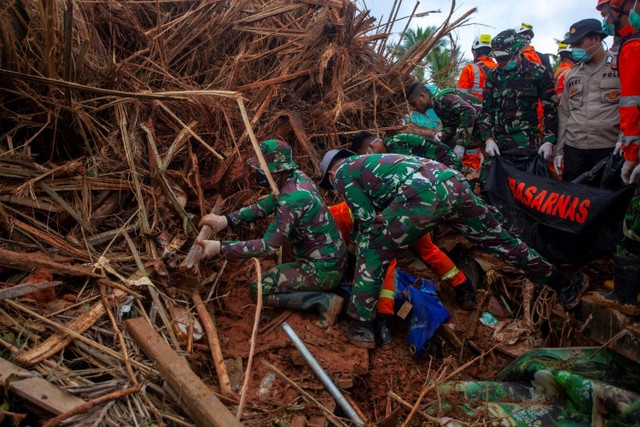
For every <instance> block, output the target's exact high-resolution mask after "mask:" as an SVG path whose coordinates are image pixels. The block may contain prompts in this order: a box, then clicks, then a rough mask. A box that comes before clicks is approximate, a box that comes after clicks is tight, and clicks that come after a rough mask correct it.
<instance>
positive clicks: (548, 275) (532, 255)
mask: <svg viewBox="0 0 640 427" xmlns="http://www.w3.org/2000/svg"><path fill="white" fill-rule="evenodd" d="M353 154H354V153H353V152H351V151H349V150H331V151H329V152H328V153H327V154H326V155H325V157H324V159H323V161H322V163H321V165H320V167H321V169H322V172H323V178H322V182H321V183H320V185H321V186H323V187H327V188H331V187H335V189H336V190H337V191H338V192H339V193H340V195H341V196H342V197H343V199H344V200H345V201H346V202H347V204H348V205H349V207H350V208H351V212H352V213H353V216H354V219H355V220H356V221H357V229H356V235H355V238H354V241H355V242H356V244H357V249H356V258H357V267H356V274H355V277H356V280H355V282H354V286H353V291H352V294H351V300H350V303H349V308H348V311H347V313H348V315H349V316H350V317H351V319H353V320H352V321H351V322H349V323H347V324H346V325H345V331H344V332H345V335H346V336H347V337H348V338H349V339H350V340H351V341H353V342H354V343H355V344H359V345H362V346H364V347H367V348H369V347H368V346H371V345H372V343H374V335H373V331H372V326H371V322H372V321H373V320H374V318H375V309H376V303H377V301H378V293H379V291H380V288H381V286H382V280H383V277H384V273H385V271H386V268H387V266H388V265H389V262H390V261H391V260H392V259H393V258H395V257H397V256H398V255H400V254H401V252H402V251H403V250H405V249H406V248H407V246H409V245H411V244H412V243H414V242H416V241H417V240H418V239H420V238H421V237H422V236H423V235H424V234H426V233H427V232H429V230H431V229H432V228H434V227H435V226H436V225H442V224H444V225H447V226H449V227H452V228H454V229H456V230H458V231H460V232H462V233H463V234H464V235H465V236H466V237H467V238H468V239H470V240H472V241H474V242H476V243H478V244H480V245H482V246H483V247H484V248H485V249H486V250H487V251H489V252H490V253H492V254H494V255H496V256H497V257H499V258H500V259H502V260H503V261H505V262H506V263H508V264H509V265H511V266H513V267H515V268H518V269H520V270H521V271H522V272H524V273H525V274H526V275H527V277H528V278H530V279H531V280H533V281H534V282H536V283H537V284H543V283H546V284H547V285H549V286H550V287H552V288H553V289H555V290H556V291H557V292H558V294H559V297H560V300H561V301H562V302H563V304H565V305H567V306H574V305H575V304H577V300H578V297H579V294H580V292H581V291H582V290H583V284H582V283H575V282H569V280H567V279H566V278H564V276H562V274H561V273H560V271H559V270H558V269H557V268H556V267H555V266H553V265H552V264H550V263H549V262H548V261H546V260H545V259H544V258H542V257H541V256H540V255H538V253H537V252H536V251H534V250H533V249H530V248H529V247H527V245H526V244H525V243H524V242H522V241H521V240H519V239H517V238H515V237H513V236H511V235H510V234H509V232H507V231H506V230H505V229H504V228H502V226H501V224H500V223H499V222H498V220H497V219H496V216H494V212H495V210H494V209H493V208H491V207H489V206H487V205H486V204H485V203H484V202H483V201H482V200H481V199H480V198H478V197H477V196H476V195H475V194H474V193H473V191H472V190H471V188H470V187H469V184H468V183H467V181H466V180H465V178H464V177H463V176H462V175H461V174H460V173H459V172H457V171H454V170H453V169H449V168H446V167H445V166H443V165H442V164H440V163H437V162H434V161H432V160H428V159H421V158H418V157H411V156H403V155H397V154H371V155H366V156H355V157H354V156H353Z"/></svg>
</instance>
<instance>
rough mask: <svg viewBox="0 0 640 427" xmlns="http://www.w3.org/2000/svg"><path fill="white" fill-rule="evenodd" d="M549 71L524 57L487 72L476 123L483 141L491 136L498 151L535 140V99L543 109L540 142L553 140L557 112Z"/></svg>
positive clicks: (538, 135) (533, 142)
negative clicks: (506, 67)
mask: <svg viewBox="0 0 640 427" xmlns="http://www.w3.org/2000/svg"><path fill="white" fill-rule="evenodd" d="M555 98H556V97H555V88H554V83H553V75H552V74H551V71H549V70H548V69H547V68H546V67H545V66H543V65H540V64H536V63H534V62H530V61H528V60H527V59H525V58H524V57H523V58H522V62H521V65H520V67H519V68H516V69H514V70H510V71H505V70H503V69H501V68H499V67H498V68H495V69H493V70H491V71H490V72H489V73H487V79H486V81H485V85H484V93H483V103H482V109H481V110H480V116H479V118H478V126H479V129H480V134H481V137H482V140H483V141H486V140H487V139H489V138H493V139H494V140H495V141H496V143H497V144H498V147H499V148H500V151H502V152H504V151H506V150H509V149H512V148H516V147H526V146H529V145H531V146H536V145H538V144H539V139H540V130H539V129H538V123H539V119H538V111H537V106H538V100H540V102H541V104H542V109H543V112H544V114H543V119H542V122H543V130H542V143H545V142H550V143H552V144H555V143H556V133H557V131H558V112H557V110H556V99H555Z"/></svg>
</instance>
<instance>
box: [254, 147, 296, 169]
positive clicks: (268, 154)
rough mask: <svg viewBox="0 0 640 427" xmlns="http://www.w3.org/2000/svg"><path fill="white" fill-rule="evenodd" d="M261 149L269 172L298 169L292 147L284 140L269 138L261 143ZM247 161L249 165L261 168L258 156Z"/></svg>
mask: <svg viewBox="0 0 640 427" xmlns="http://www.w3.org/2000/svg"><path fill="white" fill-rule="evenodd" d="M260 151H262V155H263V156H264V159H265V161H266V162H267V168H269V172H274V173H275V172H282V171H289V170H293V169H298V165H297V164H296V162H294V161H293V155H292V154H291V147H289V144H287V143H286V142H284V141H279V140H277V139H268V140H266V141H262V142H261V143H260ZM247 163H249V166H251V167H254V168H256V169H260V162H259V161H258V156H254V157H252V158H250V159H249V160H248V161H247Z"/></svg>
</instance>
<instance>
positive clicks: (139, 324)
mask: <svg viewBox="0 0 640 427" xmlns="http://www.w3.org/2000/svg"><path fill="white" fill-rule="evenodd" d="M126 324H127V331H128V332H129V334H130V335H131V337H132V338H133V339H134V340H135V341H136V343H137V344H138V345H139V346H140V348H142V349H143V350H144V352H145V353H146V354H147V356H149V358H151V359H152V360H153V361H154V362H156V367H157V369H158V371H159V372H160V374H161V375H162V377H163V378H164V379H165V380H166V381H167V383H168V384H169V385H170V386H171V388H172V389H173V390H174V392H176V394H177V395H178V397H179V399H180V402H181V404H183V405H185V406H186V408H187V409H188V411H187V413H188V415H189V416H191V417H192V419H193V421H194V422H195V423H196V425H198V426H202V427H208V426H215V427H232V426H240V425H241V424H240V422H238V420H236V418H235V417H234V416H233V414H231V412H229V410H228V409H227V408H226V407H225V406H224V405H223V404H222V402H220V400H218V398H217V397H216V396H215V395H214V394H213V393H212V392H211V391H210V390H209V388H208V387H207V386H206V385H205V384H204V383H203V382H202V380H201V379H200V378H198V376H197V375H196V374H194V373H193V371H192V370H191V368H190V367H189V364H188V363H187V362H186V361H185V360H184V359H183V358H181V357H180V356H178V354H177V353H176V352H175V351H173V350H172V349H171V347H169V344H167V343H166V341H164V340H163V339H162V337H160V335H158V333H157V332H156V331H155V329H154V328H153V326H151V325H150V324H149V322H147V321H146V320H145V319H143V318H140V317H138V318H135V319H129V320H127V322H126Z"/></svg>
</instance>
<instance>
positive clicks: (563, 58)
mask: <svg viewBox="0 0 640 427" xmlns="http://www.w3.org/2000/svg"><path fill="white" fill-rule="evenodd" d="M558 57H559V58H560V65H558V69H557V70H556V72H555V73H554V74H553V81H554V83H555V85H556V97H557V99H556V100H557V101H558V104H559V103H560V97H561V96H562V91H563V90H564V79H565V77H566V76H567V73H568V72H569V70H570V69H571V68H573V66H574V65H575V63H576V61H575V59H573V54H572V49H571V47H570V46H569V45H568V44H565V43H558Z"/></svg>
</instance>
